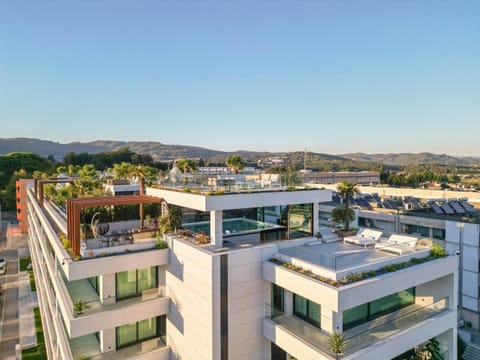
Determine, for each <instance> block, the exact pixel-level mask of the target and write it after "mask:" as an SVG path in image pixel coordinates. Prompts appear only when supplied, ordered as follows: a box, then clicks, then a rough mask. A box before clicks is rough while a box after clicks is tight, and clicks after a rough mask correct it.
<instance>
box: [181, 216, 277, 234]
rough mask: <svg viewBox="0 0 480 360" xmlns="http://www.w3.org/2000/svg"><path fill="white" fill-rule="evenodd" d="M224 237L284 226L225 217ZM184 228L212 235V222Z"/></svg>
mask: <svg viewBox="0 0 480 360" xmlns="http://www.w3.org/2000/svg"><path fill="white" fill-rule="evenodd" d="M222 227H223V234H224V237H228V236H235V235H234V234H242V233H243V234H245V233H255V232H263V231H268V230H273V229H282V228H284V227H283V226H280V225H275V224H269V223H265V222H262V221H257V220H250V219H245V218H233V219H223V221H222ZM182 228H184V229H186V230H190V231H193V232H194V233H199V232H201V231H203V232H205V234H207V235H210V222H209V221H200V222H196V223H189V224H182Z"/></svg>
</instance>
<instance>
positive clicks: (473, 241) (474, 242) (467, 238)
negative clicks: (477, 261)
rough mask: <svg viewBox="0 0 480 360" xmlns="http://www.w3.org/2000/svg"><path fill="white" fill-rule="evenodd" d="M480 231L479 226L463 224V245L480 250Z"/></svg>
mask: <svg viewBox="0 0 480 360" xmlns="http://www.w3.org/2000/svg"><path fill="white" fill-rule="evenodd" d="M479 229H480V225H478V224H463V243H464V244H466V245H471V246H476V247H477V248H478V241H479V237H480V234H479Z"/></svg>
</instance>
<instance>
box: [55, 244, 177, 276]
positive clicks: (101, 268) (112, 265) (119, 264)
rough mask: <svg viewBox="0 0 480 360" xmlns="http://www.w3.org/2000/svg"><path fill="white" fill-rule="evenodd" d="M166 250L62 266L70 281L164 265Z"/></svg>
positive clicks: (133, 253) (68, 263)
mask: <svg viewBox="0 0 480 360" xmlns="http://www.w3.org/2000/svg"><path fill="white" fill-rule="evenodd" d="M168 252H169V250H168V249H151V250H146V251H139V252H132V253H125V254H121V255H114V256H105V257H101V258H95V259H91V260H81V261H75V262H66V263H65V265H62V267H63V269H64V271H65V275H66V276H67V279H68V280H70V281H72V280H79V279H85V278H88V277H92V276H97V275H105V274H111V273H117V272H121V271H127V270H132V269H143V268H146V267H149V266H157V265H158V266H160V265H166V264H168V259H169V257H168Z"/></svg>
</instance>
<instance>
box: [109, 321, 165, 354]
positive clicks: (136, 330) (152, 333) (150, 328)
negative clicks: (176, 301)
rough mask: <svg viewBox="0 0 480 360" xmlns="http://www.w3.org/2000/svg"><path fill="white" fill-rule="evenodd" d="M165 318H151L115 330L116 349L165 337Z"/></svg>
mask: <svg viewBox="0 0 480 360" xmlns="http://www.w3.org/2000/svg"><path fill="white" fill-rule="evenodd" d="M165 329H166V317H165V315H164V316H159V317H153V318H149V319H145V320H141V321H138V322H134V323H131V324H126V325H122V326H119V327H117V328H116V333H117V348H121V347H124V346H129V345H132V344H135V343H138V342H141V341H143V340H147V339H151V338H154V337H156V336H161V337H162V339H164V337H165V335H166V334H165Z"/></svg>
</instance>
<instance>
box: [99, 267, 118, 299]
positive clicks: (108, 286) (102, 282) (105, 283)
mask: <svg viewBox="0 0 480 360" xmlns="http://www.w3.org/2000/svg"><path fill="white" fill-rule="evenodd" d="M98 280H99V281H98V293H99V297H100V302H101V303H102V304H113V303H115V274H107V275H100V276H99V279H98Z"/></svg>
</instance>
